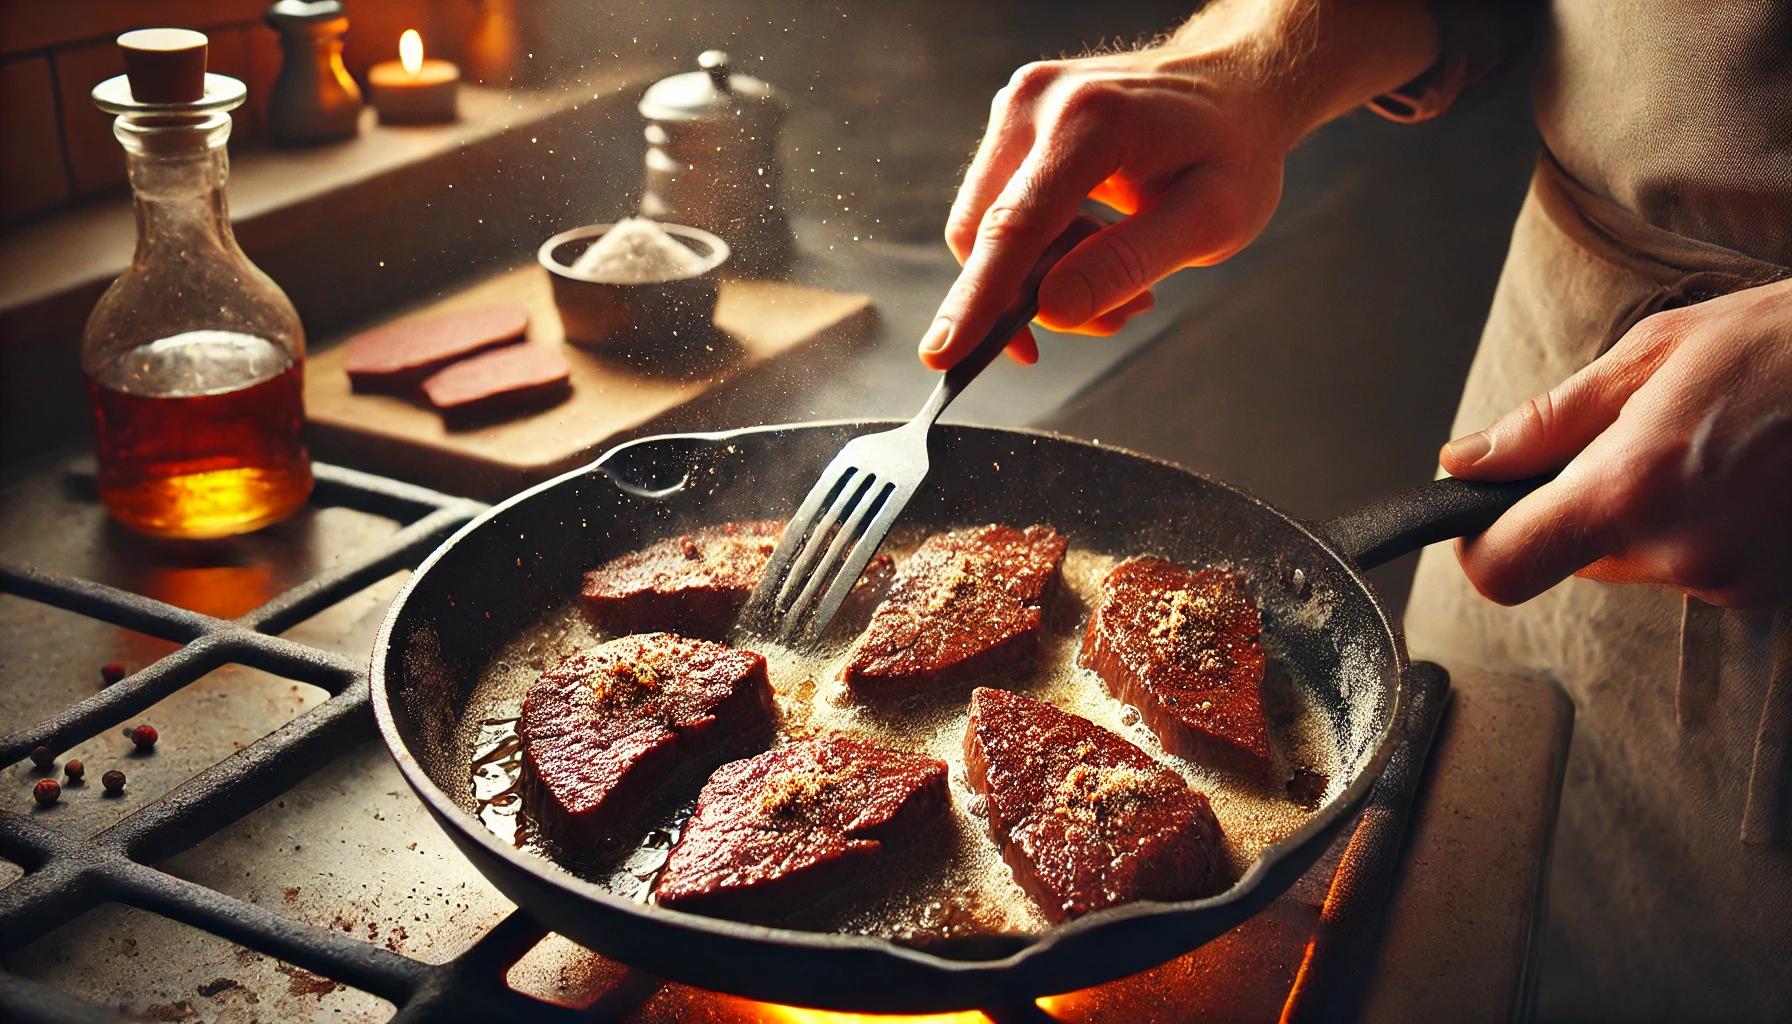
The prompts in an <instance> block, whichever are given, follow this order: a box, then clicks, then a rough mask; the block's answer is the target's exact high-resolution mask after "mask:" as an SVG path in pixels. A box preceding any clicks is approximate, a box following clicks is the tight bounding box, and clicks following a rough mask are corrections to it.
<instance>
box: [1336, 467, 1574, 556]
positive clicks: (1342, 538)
mask: <svg viewBox="0 0 1792 1024" xmlns="http://www.w3.org/2000/svg"><path fill="white" fill-rule="evenodd" d="M1553 479H1555V474H1554V473H1549V474H1546V475H1544V476H1534V477H1531V478H1529V479H1527V480H1512V481H1507V482H1502V483H1488V482H1486V481H1481V480H1458V479H1456V478H1455V477H1445V478H1444V479H1442V480H1433V481H1431V482H1430V483H1428V484H1420V485H1419V486H1417V487H1414V488H1411V489H1409V490H1405V491H1400V492H1399V493H1397V494H1391V495H1388V496H1387V497H1385V498H1380V499H1377V500H1375V501H1371V502H1369V503H1368V504H1367V505H1359V506H1357V507H1356V508H1353V509H1351V510H1350V511H1348V512H1345V513H1344V514H1342V515H1339V516H1334V517H1332V518H1331V519H1327V520H1324V521H1323V522H1320V523H1317V524H1315V526H1314V528H1315V529H1316V530H1317V532H1318V533H1319V534H1320V535H1322V536H1324V537H1327V538H1329V539H1330V540H1331V542H1332V543H1333V544H1334V545H1335V546H1336V547H1337V548H1338V549H1339V550H1340V551H1342V552H1343V553H1344V554H1346V555H1348V556H1349V557H1350V559H1351V561H1353V562H1355V563H1356V564H1357V566H1358V567H1359V568H1362V569H1373V568H1375V567H1376V566H1378V565H1381V564H1382V563H1384V562H1389V561H1392V560H1394V559H1396V558H1399V557H1400V556H1401V555H1404V554H1406V553H1407V552H1408V551H1416V550H1418V549H1419V548H1422V547H1424V546H1425V545H1427V544H1435V543H1437V542H1438V541H1440V540H1449V539H1451V538H1452V537H1469V536H1473V535H1474V534H1477V533H1480V532H1481V531H1482V530H1485V529H1487V528H1488V527H1489V526H1492V525H1493V524H1494V521H1495V520H1497V519H1499V517H1500V516H1502V515H1505V514H1506V511H1507V510H1508V509H1510V508H1511V507H1512V506H1514V505H1516V504H1518V502H1519V499H1521V498H1523V497H1524V496H1525V495H1527V494H1529V493H1531V492H1532V491H1534V490H1536V489H1537V488H1539V487H1541V486H1543V485H1544V484H1546V483H1548V482H1550V481H1551V480H1553Z"/></svg>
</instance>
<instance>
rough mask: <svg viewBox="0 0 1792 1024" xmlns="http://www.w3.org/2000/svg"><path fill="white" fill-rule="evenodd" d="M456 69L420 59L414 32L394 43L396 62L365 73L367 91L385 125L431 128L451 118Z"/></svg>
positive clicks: (419, 42) (407, 31)
mask: <svg viewBox="0 0 1792 1024" xmlns="http://www.w3.org/2000/svg"><path fill="white" fill-rule="evenodd" d="M459 86H460V68H457V67H455V66H454V65H453V64H451V63H449V62H448V61H445V60H424V59H423V37H422V36H420V35H418V34H417V30H416V29H414V28H408V29H405V31H404V35H402V36H400V37H399V39H398V59H397V60H388V61H382V62H380V63H378V64H375V65H374V66H373V67H372V68H370V69H369V70H368V72H367V89H368V92H369V93H370V94H371V96H372V98H373V105H374V107H375V108H377V109H378V110H379V112H380V120H381V121H382V122H383V123H385V124H432V123H435V122H439V121H452V120H454V118H455V111H454V94H455V90H456V89H457V88H459Z"/></svg>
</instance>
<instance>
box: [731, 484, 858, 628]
mask: <svg viewBox="0 0 1792 1024" xmlns="http://www.w3.org/2000/svg"><path fill="white" fill-rule="evenodd" d="M855 472H857V468H856V467H855V466H853V465H852V460H851V459H849V458H847V457H846V453H845V452H844V451H842V452H841V453H840V454H838V455H836V456H834V461H833V462H831V463H829V464H828V467H827V469H825V470H823V471H822V473H821V476H820V477H819V478H818V479H817V480H816V481H815V486H814V487H811V488H809V493H808V495H807V496H805V497H804V498H803V503H802V504H801V505H800V506H798V507H797V510H796V512H795V513H793V514H792V515H791V517H790V520H789V521H788V522H787V523H786V524H785V526H784V534H783V536H781V537H779V538H778V546H777V547H775V548H773V549H772V556H771V558H769V559H767V560H766V563H765V571H764V573H763V574H761V576H760V578H759V585H758V586H757V587H755V588H753V593H752V595H751V596H750V597H748V598H747V603H746V605H745V606H744V607H743V608H742V609H741V615H740V621H741V623H742V624H743V625H745V626H747V628H748V629H750V630H752V629H764V628H766V627H767V626H769V625H772V624H773V620H774V619H775V618H776V614H777V613H776V610H775V609H774V608H772V607H771V606H772V605H773V604H775V602H776V598H777V595H778V589H779V587H780V586H781V585H782V584H783V583H784V581H785V580H786V579H787V578H788V573H789V571H790V563H791V562H792V561H793V560H794V559H795V558H796V556H797V554H798V553H799V552H800V551H801V550H802V547H803V540H804V539H805V538H806V537H807V535H808V531H809V528H810V527H811V526H813V524H814V523H815V518H816V516H818V515H819V514H820V513H821V510H822V509H823V508H826V507H827V506H829V505H832V504H833V503H834V500H835V499H836V498H838V497H839V496H840V492H841V490H843V489H844V488H845V486H846V483H847V481H848V480H850V479H851V478H852V475H853V474H854V473H855Z"/></svg>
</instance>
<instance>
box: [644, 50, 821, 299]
mask: <svg viewBox="0 0 1792 1024" xmlns="http://www.w3.org/2000/svg"><path fill="white" fill-rule="evenodd" d="M697 63H698V64H699V65H700V66H701V67H702V70H701V71H691V72H686V73H684V74H678V75H673V76H671V77H669V78H664V79H661V80H660V81H658V82H655V83H654V84H653V85H651V86H649V87H648V89H647V92H646V94H645V95H644V96H642V97H641V104H640V111H641V114H642V116H643V117H645V118H647V121H648V124H647V178H646V189H645V192H644V193H643V195H642V197H641V212H642V213H643V214H644V215H646V216H648V217H652V218H653V219H655V220H662V221H667V222H669V223H674V224H686V225H689V226H691V227H695V228H701V229H702V230H704V231H708V232H711V233H713V234H716V235H720V236H721V237H722V238H723V239H724V240H726V241H727V242H728V244H729V246H730V247H731V248H732V250H733V253H734V255H733V257H732V258H731V259H730V261H729V262H730V266H731V267H732V268H733V269H734V271H735V272H744V273H747V274H755V275H773V274H777V273H779V272H781V271H782V270H784V269H785V268H786V267H787V266H788V265H789V263H790V256H791V235H790V221H789V219H788V218H787V217H786V216H785V212H784V204H783V200H782V197H781V196H780V194H779V189H780V182H781V180H782V174H781V173H780V170H779V165H778V132H779V129H780V128H781V127H782V125H783V122H784V114H785V111H786V108H787V104H786V103H785V100H784V97H783V95H782V94H780V93H779V92H778V90H776V89H774V88H772V87H771V86H770V85H767V84H766V83H765V82H762V81H760V80H759V79H757V78H754V77H752V76H751V75H745V74H741V73H740V72H737V71H735V70H733V69H732V68H731V67H730V66H729V62H728V55H727V54H726V53H723V52H722V51H720V50H707V51H705V52H704V53H703V54H702V55H700V56H699V57H698V58H697Z"/></svg>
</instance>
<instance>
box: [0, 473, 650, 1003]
mask: <svg viewBox="0 0 1792 1024" xmlns="http://www.w3.org/2000/svg"><path fill="white" fill-rule="evenodd" d="M313 470H314V473H315V475H316V478H317V487H316V491H315V492H314V494H313V495H312V503H313V504H314V505H321V506H342V507H347V508H352V509H355V510H358V511H361V512H367V513H371V514H374V515H380V516H385V517H387V518H391V519H395V520H397V521H398V522H399V523H400V524H401V529H400V530H399V531H398V532H397V533H396V534H394V535H393V536H392V537H391V538H389V539H388V540H386V541H385V542H384V543H382V544H380V545H378V546H376V547H374V548H373V549H372V550H369V551H366V552H363V553H360V554H359V555H358V556H357V557H352V558H347V559H345V560H344V562H343V563H342V564H340V565H339V566H337V567H334V568H332V569H331V570H330V571H329V572H326V573H324V574H322V575H319V576H316V577H314V578H312V579H310V580H307V581H305V582H303V583H300V584H298V585H297V586H294V587H292V588H290V589H288V590H286V591H284V592H282V593H281V594H279V595H278V596H276V597H275V598H273V599H272V600H270V601H268V602H267V603H265V604H263V605H261V606H260V607H257V608H255V609H252V610H251V611H249V612H247V613H245V614H243V615H242V616H239V617H238V618H235V619H219V618H213V617H212V616H209V615H201V614H199V613H197V612H192V611H187V610H186V609H183V608H177V607H175V606H173V605H170V604H165V603H163V602H161V601H157V600H154V599H151V598H148V597H144V596H141V595H139V594H132V593H129V592H127V591H123V590H119V589H116V588H113V587H108V586H105V585H102V584H99V583H94V582H92V581H89V580H84V579H79V578H75V577H70V576H63V575H59V574H56V573H48V572H42V571H40V570H37V569H35V568H31V567H29V566H20V565H0V593H9V594H13V595H15V596H18V597H22V598H26V599H28V600H31V601H36V602H39V603H42V604H46V605H51V606H53V607H57V608H61V609H64V610H66V611H71V612H75V613H77V614H80V615H84V616H87V617H90V618H94V619H99V620H102V621H104V622H108V623H111V624H113V625H116V626H122V627H124V628H127V629H131V630H135V631H137V632H140V633H145V634H148V635H150V636H154V637H158V638H160V639H163V640H168V641H172V642H174V643H177V644H180V645H181V646H180V647H179V648H178V649H177V650H175V651H174V652H173V653H171V654H169V655H167V656H166V657H163V658H161V659H160V660H158V661H156V662H154V663H152V664H150V665H149V666H147V667H145V668H144V669H142V670H141V671H139V672H137V673H135V674H133V675H131V676H129V677H127V678H125V679H123V680H121V681H120V682H118V683H115V684H113V685H111V686H109V687H107V688H105V689H104V690H101V691H100V692H98V693H96V694H94V695H93V696H91V697H88V698H86V699H85V700H82V701H80V702H79V703H77V704H75V705H74V706H72V707H70V708H68V709H66V710H64V711H63V712H61V713H60V714H57V715H54V716H52V717H50V718H48V719H46V720H44V721H42V722H38V723H36V724H35V725H31V726H29V727H27V728H25V729H22V730H20V731H19V732H17V733H14V734H13V735H11V736H8V737H6V738H5V739H4V740H0V764H13V763H15V762H18V761H20V760H22V759H24V758H25V757H26V756H28V755H29V754H30V752H31V751H32V750H33V749H34V748H36V747H38V746H40V745H41V746H47V747H49V748H50V749H51V750H66V749H69V748H71V747H73V746H74V745H76V744H77V743H80V742H82V741H84V740H87V739H90V738H92V737H94V736H96V735H99V734H100V733H102V732H105V731H106V730H108V729H112V728H115V727H117V726H119V725H121V724H122V723H124V722H125V721H127V720H129V719H130V718H131V717H133V716H134V715H136V714H138V713H139V712H142V711H144V710H145V709H147V708H149V707H150V706H151V705H154V704H155V703H156V702H158V701H160V700H162V699H163V698H165V697H167V696H169V695H170V694H173V693H174V692H176V691H178V690H179V689H181V688H182V687H184V686H186V685H187V684H189V683H191V682H193V681H194V680H196V679H198V678H200V677H201V676H203V675H205V674H206V673H208V672H211V671H212V670H214V669H216V668H219V667H221V666H223V665H226V664H238V665H245V666H249V667H252V668H257V669H260V670H262V671H264V672H268V673H271V674H274V675H278V676H282V677H284V678H287V679H291V680H293V681H296V682H303V683H309V684H312V685H314V686H317V687H320V688H322V689H323V690H324V691H325V692H327V693H328V694H329V695H330V696H329V699H328V700H325V701H324V702H322V703H321V704H318V705H317V706H315V707H313V708H311V709H309V710H307V711H306V712H304V713H303V714H301V715H299V716H298V717H296V718H294V719H293V720H292V721H290V722H288V723H286V724H285V725H284V726H282V727H280V728H279V729H276V730H275V731H273V732H272V733H269V734H268V735H267V736H264V737H262V738H261V739H260V740H258V741H256V742H254V743H252V744H250V745H248V746H246V747H244V748H243V749H241V750H239V751H237V752H236V753H234V754H232V755H231V756H230V757H228V758H226V759H224V760H223V761H220V762H218V763H217V764H214V765H212V766H211V767H210V768H207V769H205V770H204V771H201V772H199V773H198V774H197V775H194V776H193V777H192V778H190V779H188V780H187V781H186V782H184V783H182V784H181V785H179V786H178V787H176V788H175V789H174V790H173V791H172V792H170V793H169V794H168V795H167V796H165V797H163V798H162V799H160V800H158V801H156V802H155V803H153V804H150V805H148V806H146V807H143V808H140V809H138V810H136V811H134V812H132V813H130V814H128V815H126V816H125V817H124V818H123V819H121V820H120V821H118V822H117V823H116V824H114V825H112V826H111V827H110V828H107V829H105V830H104V831H102V832H100V833H98V834H97V835H94V836H92V837H91V838H87V839H76V838H71V837H69V836H65V835H62V834H60V833H58V832H55V831H53V830H51V829H48V828H45V827H43V826H41V825H39V824H37V823H35V822H34V821H32V820H31V818H30V817H29V816H27V815H24V814H19V813H16V812H12V811H0V857H5V858H6V859H7V860H10V861H12V862H13V863H15V864H17V865H18V866H19V867H20V868H22V869H23V870H24V872H25V873H24V875H23V876H22V877H20V878H19V879H17V880H16V881H14V882H13V883H12V884H11V885H9V886H7V887H6V888H4V889H0V953H8V952H12V951H14V950H17V949H20V948H23V947H24V946H27V945H29V944H30V943H32V942H34V941H36V940H37V939H38V938H40V937H42V936H43V935H45V934H47V933H49V932H51V931H53V930H54V929H56V928H58V927H60V926H62V925H64V924H66V923H68V922H69V921H72V920H74V919H75V918H77V917H79V916H80V915H82V914H84V913H86V912H87V911H89V910H92V909H94V908H95V907H97V906H99V905H100V904H102V903H122V904H126V905H128V906H131V907H135V908H137V909H139V910H145V911H149V912H151V913H155V914H160V915H162V916H164V917H168V918H171V919H173V920H176V921H179V922H181V923H183V924H186V925H190V926H192V927H195V928H200V929H203V930H205V931H208V932H211V933H212V934H214V935H218V936H220V937H222V938H225V939H227V940H229V941H231V942H235V943H239V944H241V945H244V946H247V947H249V948H251V949H254V950H256V951H257V952H260V953H263V954H266V955H268V956H271V957H275V958H277V959H279V960H283V961H285V962H287V963H289V964H292V965H294V966H296V967H300V968H303V969H305V970H307V971H311V972H312V973H314V974H319V975H323V976H325V977H327V978H330V979H332V980H334V981H338V982H341V983H343V984H345V985H350V986H353V987H355V988H358V989H361V990H363V991H366V992H369V993H372V994H374V995H377V996H379V997H381V998H383V999H386V1000H388V1001H390V1002H392V1003H394V1004H395V1005H397V1006H398V1008H399V1010H398V1013H397V1015H396V1016H395V1017H394V1018H393V1020H395V1021H401V1022H402V1021H412V1020H430V1021H436V1020H449V1019H461V1018H471V1017H474V1016H480V1017H486V1018H488V1019H494V1018H493V1015H496V1016H495V1019H518V1018H519V1017H522V1016H524V1015H526V1016H527V1019H530V1020H547V1021H552V1020H557V1019H566V1020H591V1019H593V1018H596V1019H600V1020H602V1019H613V1018H615V1017H618V1016H621V1015H622V1014H624V1013H626V1012H627V1010H628V1009H629V1008H631V1007H632V1006H633V1005H635V1004H638V1003H639V1002H641V1001H642V1000H644V999H645V998H646V997H647V996H649V995H651V994H652V992H653V991H654V989H655V988H656V987H657V982H654V981H652V980H651V979H648V978H647V977H646V976H644V975H639V974H638V972H633V973H631V974H630V975H629V976H627V977H625V979H624V980H623V982H622V983H621V984H619V985H617V986H616V987H615V988H614V989H612V990H611V992H610V993H609V994H608V995H606V996H605V997H604V999H603V1000H600V1002H599V1003H598V1004H597V1005H596V1006H593V1007H590V1008H587V1009H585V1010H581V1011H575V1010H571V1009H567V1008H565V1007H561V1006H556V1005H553V1004H550V1003H545V1002H542V1001H540V1000H537V999H535V998H533V997H531V996H526V995H522V994H520V993H517V992H515V991H513V990H511V989H510V988H509V987H508V986H507V985H506V984H505V982H504V977H505V974H506V973H507V972H508V971H509V969H510V968H511V966H513V965H514V964H515V963H516V962H517V960H519V959H520V958H521V957H522V956H523V954H525V953H527V952H528V951H529V950H530V949H531V948H532V947H533V946H534V945H535V944H536V943H538V942H539V941H540V940H541V939H542V938H543V937H544V936H545V935H546V934H547V930H546V929H545V928H543V927H542V926H540V925H538V924H536V923H535V922H534V921H533V920H532V919H530V918H529V917H527V916H526V915H524V914H523V913H521V912H520V911H519V912H516V913H513V914H512V915H511V916H510V917H508V918H507V919H505V920H504V921H503V922H502V923H501V924H499V925H498V926H497V927H496V928H494V929H492V930H491V931H490V932H488V933H487V934H486V935H485V936H484V937H483V938H481V939H480V940H479V941H478V942H477V943H475V944H474V945H473V946H472V948H470V949H469V950H467V951H466V952H465V953H463V954H462V955H461V956H459V957H458V958H456V959H454V960H451V961H448V962H446V963H442V964H425V963H422V962H420V961H417V960H413V959H411V958H410V957H407V956H403V955H401V954H398V953H394V952H391V951H390V950H387V949H383V948H381V947H378V946H375V945H371V944H369V943H365V942H362V941H360V940H357V939H353V938H350V937H348V936H345V935H342V934H341V933H339V932H336V931H334V930H332V929H328V928H323V927H319V926H314V925H309V924H305V923H303V922H299V921H294V920H290V919H287V918H284V917H281V916H279V915H277V914H275V913H272V912H271V911H268V910H266V909H264V908H262V907H259V906H256V905H254V904H251V903H246V902H244V901H242V900H238V899H235V898H233V897H230V896H226V895H224V894H222V893H219V892H216V891H214V890H212V889H209V888H206V887H205V886H203V885H199V884H197V883H194V882H189V881H187V880H185V879H181V878H177V877H175V876H173V875H170V874H167V873H165V872H163V871H159V870H157V869H156V868H154V867H151V866H150V865H152V864H155V863H159V862H161V861H163V860H165V859H167V858H169V857H172V856H174V855H175V854H177V853H180V852H182V851H184V850H187V849H190V848H192V847H193V846H196V845H197V844H199V843H200V842H201V841H203V840H204V839H205V838H207V837H208V836H210V835H212V834H213V833H216V832H218V831H219V830H221V829H223V828H224V827H226V826H228V825H230V824H231V823H233V822H235V821H237V820H238V819H240V818H242V817H243V816H244V815H246V814H248V813H250V812H251V811H253V810H255V809H256V808H258V807H260V806H262V805H263V804H265V803H267V802H268V801H270V800H273V799H274V798H276V797H278V796H279V795H280V794H282V793H284V792H286V791H287V790H288V789H290V788H292V787H293V786H294V785H296V784H297V783H299V782H300V781H302V780H304V779H305V778H306V777H307V776H309V775H311V774H312V773H314V772H316V771H317V770H319V769H321V768H322V767H324V766H325V765H327V764H328V763H330V762H331V761H332V760H334V759H335V758H336V757H337V756H338V755H340V754H343V753H345V752H347V751H348V750H349V749H350V748H352V747H354V746H356V745H358V744H360V743H362V742H364V741H366V740H369V739H372V738H373V737H374V736H376V735H377V733H376V731H375V728H374V723H373V713H372V709H371V707H370V705H369V702H368V684H367V670H366V666H365V665H364V664H360V663H357V662H355V661H353V660H352V659H350V658H347V657H345V656H343V655H341V654H336V653H333V652H330V651H325V650H320V649H318V648H315V647H309V646H307V645H304V644H300V643H294V642H292V641H290V640H285V639H282V638H281V637H279V636H277V635H276V634H278V633H281V632H284V631H285V630H287V629H288V628H290V627H292V626H294V625H296V624H298V623H300V622H303V621H304V620H306V619H308V618H310V617H311V616H312V615H314V614H316V613H318V612H320V611H322V610H324V609H325V608H328V607H329V606H331V605H333V604H336V603H337V602H340V601H342V600H344V599H346V598H348V597H350V596H351V595H353V594H355V593H357V592H359V591H360V590H362V589H363V588H365V587H367V586H370V585H371V584H373V583H375V582H377V581H379V580H381V579H383V578H385V577H386V576H389V575H391V574H392V573H393V572H396V571H398V570H400V569H409V568H415V567H416V566H417V565H418V564H419V563H420V562H422V561H423V559H424V558H425V557H426V556H427V555H428V554H429V553H430V552H431V551H433V550H434V549H435V548H436V546H437V545H438V544H440V543H441V542H442V541H443V540H444V539H446V538H447V537H448V535H449V534H451V533H453V532H454V531H455V530H457V529H459V528H460V527H461V526H463V525H464V524H466V523H467V522H468V521H469V520H471V519H472V518H474V517H475V516H477V515H478V514H479V513H481V512H482V511H484V510H485V508H486V506H485V505H483V504H480V503H479V502H475V501H471V500H468V499H465V498H457V497H452V496H450V495H446V494H441V493H438V492H436V491H431V490H427V489H425V488H422V487H415V486H412V485H410V484H405V483H401V482H399V481H396V480H391V479H388V478H385V477H380V476H374V475H372V474H368V473H361V472H357V471H354V470H349V469H343V468H340V467H336V466H328V465H323V464H321V463H320V464H316V465H315V466H314V467H313ZM0 1017H4V1018H5V1019H7V1020H19V1021H44V1022H85V1021H101V1020H105V1021H112V1020H118V1019H120V1018H118V1017H117V1016H116V1015H115V1014H113V1013H112V1012H111V1011H110V1010H107V1009H103V1008H100V1007H96V1006H93V1005H91V1004H87V1003H82V1002H80V1001H77V1000H75V999H71V998H69V997H68V996H65V995H62V994H61V993H59V992H57V991H55V990H54V989H51V988H49V987H47V986H44V985H42V984H39V983H37V982H34V981H30V980H28V979H25V978H21V977H18V976H15V975H11V974H7V973H5V972H0Z"/></svg>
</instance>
